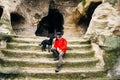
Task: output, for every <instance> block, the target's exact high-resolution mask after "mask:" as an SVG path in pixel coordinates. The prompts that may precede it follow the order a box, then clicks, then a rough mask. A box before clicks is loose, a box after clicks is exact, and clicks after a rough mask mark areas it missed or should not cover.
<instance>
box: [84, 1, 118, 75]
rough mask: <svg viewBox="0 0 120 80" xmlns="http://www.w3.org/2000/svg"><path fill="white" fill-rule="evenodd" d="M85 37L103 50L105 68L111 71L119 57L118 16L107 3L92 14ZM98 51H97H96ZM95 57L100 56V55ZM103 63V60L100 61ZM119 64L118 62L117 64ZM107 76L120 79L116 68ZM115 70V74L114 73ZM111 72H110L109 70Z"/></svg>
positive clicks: (115, 10) (116, 11)
mask: <svg viewBox="0 0 120 80" xmlns="http://www.w3.org/2000/svg"><path fill="white" fill-rule="evenodd" d="M85 37H89V38H90V39H91V40H92V43H95V44H97V45H98V46H99V48H100V49H102V50H103V52H102V55H103V56H104V60H105V68H107V69H112V68H113V66H114V65H115V63H116V62H117V61H116V59H117V58H118V57H119V56H120V14H119V11H118V10H117V9H115V8H113V7H112V5H110V4H109V3H103V4H101V5H100V6H99V7H98V8H97V9H96V10H95V12H94V14H93V16H92V20H91V22H90V25H89V28H88V31H87V33H86V35H85ZM96 51H98V49H96ZM98 52H99V51H98ZM96 55H98V56H102V55H101V53H97V54H96ZM101 61H103V59H101ZM117 64H119V60H118V63H117ZM114 68H115V69H114V70H112V71H113V73H112V72H111V74H110V75H109V76H111V77H114V76H117V77H120V76H119V74H118V73H120V72H119V69H120V68H118V67H117V66H116V67H114ZM116 70H117V72H116ZM110 71H111V70H110Z"/></svg>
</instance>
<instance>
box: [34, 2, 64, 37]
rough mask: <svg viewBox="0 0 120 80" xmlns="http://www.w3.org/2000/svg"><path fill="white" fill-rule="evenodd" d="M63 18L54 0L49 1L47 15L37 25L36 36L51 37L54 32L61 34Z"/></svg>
mask: <svg viewBox="0 0 120 80" xmlns="http://www.w3.org/2000/svg"><path fill="white" fill-rule="evenodd" d="M63 25H64V17H63V14H62V13H61V12H60V10H59V9H58V8H57V5H56V2H55V1H54V0H51V1H50V4H49V8H48V15H47V16H45V17H43V18H42V19H41V21H40V22H39V24H38V25H37V30H36V32H35V35H36V36H48V37H50V36H53V35H54V34H55V33H56V32H62V33H63V29H64V28H63Z"/></svg>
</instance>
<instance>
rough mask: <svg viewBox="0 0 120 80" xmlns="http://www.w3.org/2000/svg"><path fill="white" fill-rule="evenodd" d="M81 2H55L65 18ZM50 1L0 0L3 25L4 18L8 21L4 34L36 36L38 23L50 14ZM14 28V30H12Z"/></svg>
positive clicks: (68, 0) (71, 0)
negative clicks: (13, 33)
mask: <svg viewBox="0 0 120 80" xmlns="http://www.w3.org/2000/svg"><path fill="white" fill-rule="evenodd" d="M80 1H81V0H74V1H73V0H67V1H64V0H60V1H59V0H55V3H56V5H57V7H58V9H59V10H60V11H61V12H62V14H63V15H64V16H66V15H67V14H68V13H67V11H68V10H69V9H71V8H74V7H76V6H77V4H78V3H79V2H80ZM49 2H50V0H19V1H18V0H4V1H3V0H0V6H1V7H0V8H2V9H3V14H2V15H1V24H4V22H3V21H5V20H4V18H5V19H7V23H6V25H7V28H10V32H9V30H8V29H6V28H3V27H4V25H3V26H1V28H3V30H2V29H1V30H2V31H3V32H6V33H9V34H11V31H12V32H15V33H16V34H17V35H27V36H29V35H31V36H34V33H35V30H36V28H37V26H36V25H37V24H38V22H39V21H40V20H41V18H43V17H44V16H46V15H47V14H48V7H49ZM8 26H9V27H8ZM12 28H13V30H14V31H13V30H12Z"/></svg>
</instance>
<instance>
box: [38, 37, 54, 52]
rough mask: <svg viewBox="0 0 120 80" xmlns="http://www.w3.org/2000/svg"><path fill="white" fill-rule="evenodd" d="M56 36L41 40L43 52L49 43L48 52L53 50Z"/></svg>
mask: <svg viewBox="0 0 120 80" xmlns="http://www.w3.org/2000/svg"><path fill="white" fill-rule="evenodd" d="M54 38H55V37H50V39H45V40H43V41H42V42H41V44H40V45H39V46H41V49H42V52H43V51H46V47H47V45H48V52H50V51H51V48H52V43H53V39H54Z"/></svg>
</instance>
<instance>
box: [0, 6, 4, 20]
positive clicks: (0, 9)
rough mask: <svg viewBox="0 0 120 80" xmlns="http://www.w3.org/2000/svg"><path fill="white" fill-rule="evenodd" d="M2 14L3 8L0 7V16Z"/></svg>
mask: <svg viewBox="0 0 120 80" xmlns="http://www.w3.org/2000/svg"><path fill="white" fill-rule="evenodd" d="M2 14H3V8H2V7H0V18H1V16H2Z"/></svg>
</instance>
